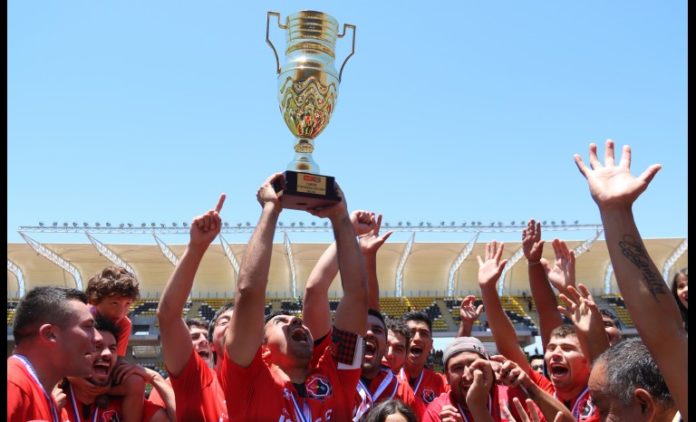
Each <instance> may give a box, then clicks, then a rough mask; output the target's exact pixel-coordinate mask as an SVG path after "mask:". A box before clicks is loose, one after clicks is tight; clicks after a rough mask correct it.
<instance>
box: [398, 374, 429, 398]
mask: <svg viewBox="0 0 696 422" xmlns="http://www.w3.org/2000/svg"><path fill="white" fill-rule="evenodd" d="M424 373H425V370H424V369H421V373H420V376H419V377H418V382H417V383H416V386H415V387H413V395H414V396H415V395H416V394H418V389H419V388H420V385H421V381H423V374H424ZM401 377H402V379H403V380H404V382H408V377H407V376H406V372H404V368H401Z"/></svg>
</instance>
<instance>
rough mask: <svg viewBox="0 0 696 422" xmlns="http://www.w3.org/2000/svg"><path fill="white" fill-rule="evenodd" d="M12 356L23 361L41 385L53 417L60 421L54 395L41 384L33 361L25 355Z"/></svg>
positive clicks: (30, 373)
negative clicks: (47, 391)
mask: <svg viewBox="0 0 696 422" xmlns="http://www.w3.org/2000/svg"><path fill="white" fill-rule="evenodd" d="M12 357H14V358H16V359H18V360H19V361H20V362H22V365H24V368H25V369H26V370H27V372H29V375H31V377H32V378H33V379H34V382H35V383H36V385H38V386H39V388H40V389H41V392H42V393H43V394H44V397H46V400H47V401H48V407H49V408H50V409H51V419H52V420H53V421H54V422H59V421H60V420H59V419H58V408H57V407H56V403H55V401H53V397H52V396H50V395H49V394H48V393H46V390H45V389H44V387H43V385H41V382H40V381H39V376H38V375H37V374H36V371H35V370H34V367H33V366H32V365H31V362H29V359H27V358H26V357H25V356H23V355H12Z"/></svg>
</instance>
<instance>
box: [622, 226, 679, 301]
mask: <svg viewBox="0 0 696 422" xmlns="http://www.w3.org/2000/svg"><path fill="white" fill-rule="evenodd" d="M619 247H620V248H621V252H622V253H623V255H624V256H625V257H626V258H628V260H629V261H631V262H632V263H633V264H634V265H635V266H636V267H638V269H639V270H640V272H641V273H642V274H643V280H644V282H645V284H646V286H647V287H648V291H650V294H652V295H653V298H655V299H657V295H658V294H667V293H668V291H667V284H665V282H664V280H662V277H661V276H660V274H657V273H656V272H654V271H653V270H652V268H651V265H650V264H651V260H650V256H648V253H647V252H646V251H645V249H644V248H643V247H642V245H641V243H640V240H638V239H636V238H634V237H633V236H631V235H626V236H624V238H623V240H622V241H620V242H619Z"/></svg>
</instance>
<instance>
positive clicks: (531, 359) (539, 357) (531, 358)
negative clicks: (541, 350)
mask: <svg viewBox="0 0 696 422" xmlns="http://www.w3.org/2000/svg"><path fill="white" fill-rule="evenodd" d="M534 359H541V360H544V355H539V354H535V355H530V356H529V359H527V362H529V363H532V361H533V360H534Z"/></svg>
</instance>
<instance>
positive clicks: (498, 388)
mask: <svg viewBox="0 0 696 422" xmlns="http://www.w3.org/2000/svg"><path fill="white" fill-rule="evenodd" d="M513 397H517V398H518V399H519V400H520V401H521V402H522V403H524V400H525V399H526V398H527V397H526V396H525V395H524V393H523V392H522V390H520V389H519V388H509V387H506V386H504V385H497V384H495V385H494V386H493V388H492V389H491V393H490V394H489V396H488V410H489V412H490V414H491V417H492V418H493V420H494V421H495V422H507V421H510V420H512V421H515V420H517V421H519V420H522V419H521V418H520V417H519V415H518V413H517V409H516V408H515V405H514V403H513V402H512V399H513ZM446 405H450V406H454V407H456V408H457V409H458V410H459V414H460V415H462V419H464V420H465V421H473V420H474V418H473V417H472V415H471V413H469V409H467V408H466V406H460V405H459V404H457V403H454V402H453V400H452V394H451V392H446V393H442V394H440V395H439V396H438V397H437V398H436V399H435V400H433V402H432V403H430V404H429V405H428V407H427V408H426V409H425V414H424V415H423V418H422V419H421V422H440V416H439V415H440V411H441V410H442V408H443V407H444V406H446ZM537 414H538V415H539V419H540V420H541V421H544V420H545V419H544V416H543V415H542V414H541V412H537Z"/></svg>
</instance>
